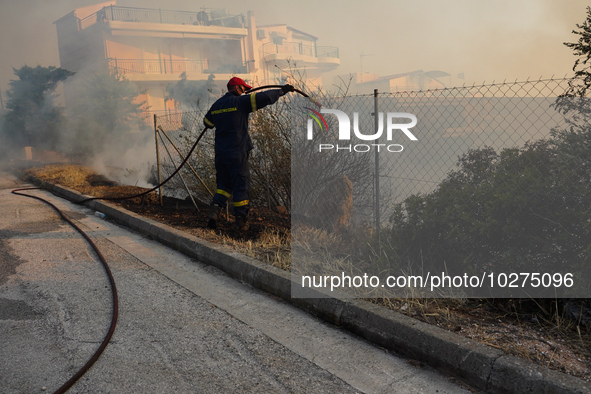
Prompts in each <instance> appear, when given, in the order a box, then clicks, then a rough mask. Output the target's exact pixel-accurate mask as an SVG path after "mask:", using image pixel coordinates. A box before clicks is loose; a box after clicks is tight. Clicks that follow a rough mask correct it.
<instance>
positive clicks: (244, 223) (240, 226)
mask: <svg viewBox="0 0 591 394" xmlns="http://www.w3.org/2000/svg"><path fill="white" fill-rule="evenodd" d="M248 228H249V226H248V216H237V217H236V222H234V231H238V232H241V233H243V232H246V231H248Z"/></svg>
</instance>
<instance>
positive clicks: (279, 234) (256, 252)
mask: <svg viewBox="0 0 591 394" xmlns="http://www.w3.org/2000/svg"><path fill="white" fill-rule="evenodd" d="M27 174H31V175H35V176H36V177H38V178H41V179H43V180H45V181H48V182H52V183H58V184H61V185H63V186H67V187H70V188H72V189H74V190H77V191H80V192H82V193H84V194H88V195H93V196H96V197H121V196H130V195H135V194H138V193H139V192H142V191H144V190H146V189H142V188H138V187H133V186H120V185H118V184H116V183H114V182H112V181H110V180H108V179H106V178H104V177H102V176H101V175H98V174H96V173H94V172H93V171H92V170H90V169H88V168H84V167H80V166H75V165H52V166H42V167H38V168H35V169H29V170H27V171H26V173H21V174H20V175H21V176H26V175H27ZM111 202H112V203H114V204H117V205H120V206H122V207H124V208H125V209H128V210H130V211H132V212H135V213H137V214H139V215H142V216H145V217H148V218H150V219H153V220H156V221H158V222H161V223H164V224H167V225H169V226H171V227H175V228H177V229H179V230H182V231H185V232H187V233H190V234H192V235H196V236H198V237H201V238H204V239H207V240H208V241H211V242H216V243H219V244H224V245H226V246H229V247H231V248H233V249H235V250H238V251H240V252H242V253H244V254H248V255H251V256H253V257H256V258H258V259H259V260H261V261H265V262H268V263H270V264H273V265H276V266H278V267H280V268H283V269H289V258H287V257H285V256H287V255H289V239H290V218H289V215H288V214H281V213H277V212H274V211H272V210H269V209H265V208H254V209H251V218H250V224H251V226H250V229H249V231H248V232H246V233H244V234H237V233H234V232H233V231H232V225H233V221H232V218H231V217H230V220H229V221H222V223H221V225H220V226H219V228H218V229H217V230H215V231H212V230H208V229H206V223H207V215H208V213H209V205H208V203H204V202H198V210H197V209H196V208H195V207H194V206H193V204H192V202H191V201H190V200H186V201H185V200H179V199H174V198H168V197H164V198H163V204H162V205H161V204H160V203H159V201H158V199H157V196H156V194H155V193H154V192H152V193H150V194H149V195H147V196H144V197H142V198H133V199H129V200H121V201H111ZM282 256H283V257H282ZM277 260H284V261H279V263H278V262H277ZM372 302H376V303H379V304H380V305H383V306H385V307H388V308H391V309H394V310H397V311H399V312H400V313H404V314H407V315H409V316H412V317H414V318H416V319H418V320H422V321H425V322H427V323H430V324H432V325H436V326H439V327H441V328H444V329H447V330H450V331H453V332H456V333H457V334H459V335H462V336H465V337H468V338H472V339H474V340H476V341H478V342H481V343H483V344H486V345H488V346H491V347H494V348H498V349H501V350H503V351H505V352H506V353H508V354H513V355H515V356H518V357H521V358H524V359H526V360H529V361H531V362H533V363H536V364H539V365H542V366H545V367H547V368H550V369H554V370H558V371H561V372H564V373H567V374H570V375H573V376H576V377H579V378H581V379H583V380H585V381H587V382H591V320H590V321H588V322H586V321H584V320H583V319H582V317H581V316H583V315H585V313H586V314H587V315H585V316H587V318H590V319H591V317H590V316H589V315H591V305H590V301H589V300H570V301H569V302H568V303H566V304H565V303H564V301H561V300H506V299H497V300H495V299H467V300H454V299H383V300H372ZM577 312H580V313H579V314H578V315H577ZM577 316H579V318H577Z"/></svg>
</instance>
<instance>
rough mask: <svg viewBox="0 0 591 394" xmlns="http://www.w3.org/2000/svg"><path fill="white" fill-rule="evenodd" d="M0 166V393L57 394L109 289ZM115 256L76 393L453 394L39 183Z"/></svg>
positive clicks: (446, 384) (448, 385) (76, 364)
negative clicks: (95, 356)
mask: <svg viewBox="0 0 591 394" xmlns="http://www.w3.org/2000/svg"><path fill="white" fill-rule="evenodd" d="M19 186H27V185H22V184H21V183H20V182H19V181H17V180H16V179H15V178H14V177H12V176H9V175H7V174H3V173H0V392H1V393H35V392H45V391H48V392H53V391H54V390H56V389H57V388H59V387H60V386H61V385H62V384H63V383H64V382H65V381H67V380H68V379H69V378H70V377H71V376H72V375H73V374H74V373H75V372H76V371H77V370H78V369H79V368H80V367H81V366H82V365H83V364H84V363H85V362H86V361H87V359H88V358H89V357H90V356H91V355H92V353H93V352H94V351H95V349H96V348H97V347H98V346H99V344H100V342H101V341H102V339H103V337H104V335H105V334H106V332H107V330H108V327H109V324H110V317H111V292H110V287H109V283H108V280H107V277H106V274H105V272H104V270H103V268H102V267H101V265H100V263H99V262H98V260H97V258H96V256H94V253H93V252H92V250H91V249H90V248H89V246H88V245H87V244H86V243H85V241H84V240H83V239H82V238H81V237H80V235H79V234H78V233H76V232H75V231H74V230H73V229H72V228H71V227H70V226H69V225H67V224H66V223H65V222H63V221H62V220H61V219H60V218H59V217H58V215H57V214H56V213H55V212H54V211H53V210H52V209H51V208H49V207H47V206H46V205H44V204H42V203H41V202H39V201H36V200H32V199H29V198H25V197H21V196H16V195H13V194H11V193H10V191H11V190H12V189H14V188H17V187H19ZM31 194H35V195H38V196H43V197H44V198H48V199H49V200H51V201H52V202H53V203H54V204H56V205H58V206H59V207H60V209H62V210H63V211H64V212H65V213H66V215H68V217H70V218H71V219H73V220H75V221H76V222H77V223H78V224H79V225H80V226H81V227H82V228H83V229H84V230H85V231H86V232H87V233H88V234H89V235H90V236H91V237H92V238H93V239H94V240H95V242H96V243H97V245H98V247H99V248H100V250H101V252H102V253H103V254H104V255H105V257H106V258H107V261H108V262H109V265H110V267H111V270H112V272H113V275H114V277H115V281H116V283H117V287H118V292H119V302H120V310H119V321H118V325H117V329H116V331H115V334H114V336H113V339H112V340H111V342H110V344H109V346H108V347H107V348H106V350H105V352H104V353H103V355H102V356H101V358H100V359H99V360H98V361H97V363H96V364H95V365H94V366H93V367H92V368H91V369H90V370H89V371H88V372H87V373H86V374H85V375H84V376H83V377H82V378H81V379H80V380H79V381H78V383H76V385H74V387H73V388H72V389H71V390H70V392H72V393H200V392H203V393H235V392H249V393H250V392H256V393H290V392H296V393H355V392H367V393H459V392H468V391H467V390H466V389H465V388H464V387H462V386H459V385H457V384H456V382H455V380H453V379H451V378H449V377H447V376H444V375H441V374H440V373H438V372H436V371H433V370H431V369H429V368H428V367H425V366H421V365H420V364H419V363H415V362H412V361H409V360H406V359H403V358H400V357H397V356H396V355H393V354H390V353H388V352H386V351H384V350H382V349H380V348H377V347H375V346H373V345H371V344H369V343H367V342H365V341H363V340H360V339H358V338H356V337H354V336H352V335H350V334H349V333H347V332H345V331H342V330H340V329H338V328H335V327H332V326H329V325H326V324H324V323H322V322H320V321H318V320H316V319H314V318H313V317H311V316H309V315H307V314H305V313H304V312H302V311H300V310H298V309H296V308H294V307H292V306H290V305H287V304H285V303H284V302H281V301H279V300H277V299H275V298H273V297H270V296H268V295H266V294H264V293H262V292H260V291H258V290H255V289H252V288H251V287H249V286H246V285H244V284H242V283H240V282H237V281H235V280H233V279H230V278H229V277H227V276H226V275H225V274H223V273H221V272H220V271H218V270H217V269H215V268H213V267H211V266H206V265H204V264H201V263H200V262H198V261H195V260H192V259H190V258H188V257H186V256H184V255H182V254H180V253H177V252H175V251H172V250H170V249H168V248H166V247H164V246H162V245H160V244H158V243H156V242H153V241H150V240H147V239H145V238H143V237H141V236H139V235H138V234H136V233H133V232H131V231H128V230H127V229H124V228H122V227H119V226H117V225H115V224H113V223H111V222H109V221H108V220H104V219H100V218H98V217H96V216H94V215H93V214H94V212H93V211H91V210H89V209H87V208H85V207H80V206H77V205H74V204H71V203H69V202H67V201H65V200H61V199H59V198H57V197H55V196H53V195H51V194H50V193H47V192H44V191H34V192H31Z"/></svg>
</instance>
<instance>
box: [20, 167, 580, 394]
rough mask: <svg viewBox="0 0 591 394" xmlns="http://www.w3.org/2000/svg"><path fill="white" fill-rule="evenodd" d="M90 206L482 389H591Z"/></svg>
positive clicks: (108, 207)
mask: <svg viewBox="0 0 591 394" xmlns="http://www.w3.org/2000/svg"><path fill="white" fill-rule="evenodd" d="M28 181H30V182H31V183H33V184H35V185H38V186H40V187H43V188H45V189H48V190H50V191H51V192H53V193H54V194H56V195H58V196H60V197H63V198H66V199H68V200H71V201H73V202H80V201H82V200H83V199H85V198H87V197H90V196H84V195H82V194H80V193H79V192H77V191H75V190H72V189H69V188H67V187H63V186H61V185H54V184H51V183H48V182H44V181H41V180H39V179H38V178H35V177H29V178H28ZM85 205H86V206H88V207H89V208H91V209H94V210H96V211H100V212H102V213H104V214H105V215H106V216H107V217H108V218H109V219H112V220H114V221H116V222H118V223H120V224H122V225H125V226H126V227H129V228H131V229H133V230H135V231H138V232H139V233H141V234H142V235H144V236H147V237H149V238H151V239H154V240H156V241H158V242H161V243H162V244H164V245H167V246H169V247H171V248H173V249H175V250H178V251H179V252H181V253H184V254H186V255H188V256H190V257H193V258H195V259H197V260H199V261H201V262H204V263H206V264H209V265H212V266H215V267H217V268H219V269H221V270H223V271H224V272H226V273H227V274H228V275H230V276H232V277H233V278H235V279H238V280H240V281H243V282H245V283H247V284H249V285H251V286H253V287H256V288H259V289H261V290H263V291H265V292H267V293H269V294H272V295H274V296H277V297H280V298H282V299H283V300H285V301H287V302H289V303H291V304H293V305H295V306H297V307H299V308H301V309H304V310H307V311H309V312H311V313H313V314H314V315H316V316H318V317H320V318H322V319H324V320H326V321H328V322H330V323H332V324H335V325H338V326H341V327H343V328H345V329H347V330H349V331H351V332H353V333H355V334H356V335H359V336H360V337H362V338H364V339H366V340H368V341H370V342H373V343H375V344H377V345H379V346H382V347H384V348H385V349H388V350H393V351H395V352H397V353H399V354H402V355H405V356H407V357H410V358H413V359H416V360H418V361H421V362H424V363H426V364H428V365H430V366H432V367H435V368H438V369H442V370H445V371H446V372H449V373H452V374H454V375H456V376H459V377H461V378H462V379H463V380H465V381H466V382H468V383H470V384H472V385H474V386H475V387H476V388H478V389H481V390H486V391H487V392H493V393H525V392H532V393H591V386H590V385H588V384H586V383H585V382H583V381H582V380H580V379H577V378H575V377H572V376H570V375H566V374H563V373H560V372H557V371H553V370H549V369H546V368H543V367H541V366H538V365H535V364H532V363H529V362H527V361H525V360H522V359H519V358H517V357H515V356H510V355H506V354H505V353H504V352H502V351H500V350H498V349H493V348H490V347H488V346H485V345H482V344H480V343H477V342H475V341H472V340H470V339H467V338H464V337H461V336H459V335H457V334H454V333H451V332H448V331H445V330H443V329H441V328H438V327H435V326H432V325H429V324H427V323H423V322H421V321H418V320H415V319H412V318H410V317H408V316H406V315H402V314H399V313H397V312H394V311H391V310H388V309H386V308H383V307H380V306H377V305H374V304H371V303H370V302H367V301H363V300H358V299H339V298H334V297H333V298H326V297H325V298H294V299H292V298H291V277H290V274H289V273H288V272H285V271H283V270H281V269H279V268H276V267H273V266H270V265H268V264H265V263H262V262H259V261H258V260H256V259H253V258H250V257H248V256H244V255H241V254H239V253H236V252H234V251H231V250H229V249H227V248H225V247H222V246H219V245H216V244H213V243H211V242H208V241H205V240H203V239H200V238H197V237H194V236H191V235H189V234H186V233H183V232H181V231H179V230H176V229H174V228H171V227H168V226H166V225H163V224H161V223H158V222H155V221H153V220H151V219H148V218H144V217H142V216H140V215H137V214H135V213H133V212H130V211H127V210H125V209H123V208H120V207H117V206H115V205H113V204H109V203H108V202H104V201H100V200H92V201H88V202H86V203H85Z"/></svg>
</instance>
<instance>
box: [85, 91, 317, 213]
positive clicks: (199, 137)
mask: <svg viewBox="0 0 591 394" xmlns="http://www.w3.org/2000/svg"><path fill="white" fill-rule="evenodd" d="M283 86H284V85H264V86H259V87H256V88H252V89H249V90H247V91H246V92H244V93H245V94H247V93H252V92H256V91H258V90H263V89H272V88H279V89H280V88H282V87H283ZM293 91H294V92H296V93H298V94H300V95H302V96H303V97H305V98H307V99H308V100H310V101H311V102H312V103H314V104H315V105H316V106H318V107H322V105H321V104H320V103H319V102H318V101H316V100H314V99H313V98H312V97H310V96H309V95H307V94H306V93H304V92H302V91H301V90H299V89H296V88H294V90H293ZM207 130H208V128H207V127H204V128H203V130H202V131H201V133H200V134H199V136H198V137H197V140H196V141H195V143H194V144H193V146H192V147H191V150H189V153H188V154H187V156H185V158H184V159H183V161H182V162H181V164H179V166H178V167H177V168H176V169H175V170H174V171H173V173H172V174H170V176H169V177H168V178H166V179H165V180H163V181H162V182H160V184H158V185H156V186H154V187H153V188H151V189H149V190H146V191H143V192H141V193H138V194H134V195H131V196H122V197H89V198H85V199H83V200H81V201H78V202H77V203H78V204H83V203H85V202H88V201H92V200H106V201H120V200H129V199H132V198H138V197H143V196H145V195H146V194H148V193H151V192H153V191H154V190H156V189H158V188H160V187H162V186H163V185H164V184H166V183H167V182H168V181H170V180H171V179H172V178H173V177H174V176H175V175H176V174H177V173H178V172H179V171H180V170H181V168H183V166H184V165H185V163H187V161H188V160H189V157H191V154H193V151H194V150H195V148H196V147H197V145H198V144H199V141H201V138H203V136H204V135H205V132H206V131H207Z"/></svg>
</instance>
